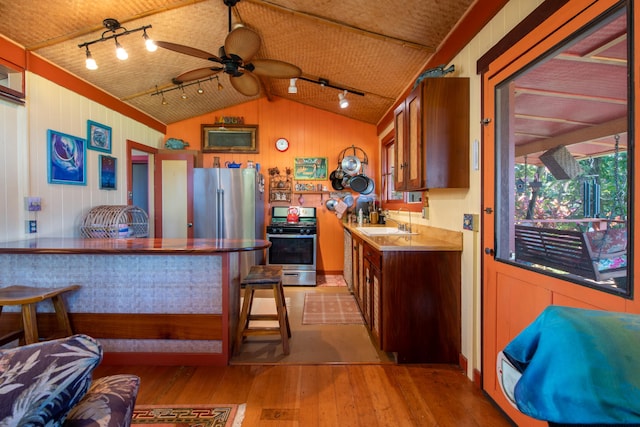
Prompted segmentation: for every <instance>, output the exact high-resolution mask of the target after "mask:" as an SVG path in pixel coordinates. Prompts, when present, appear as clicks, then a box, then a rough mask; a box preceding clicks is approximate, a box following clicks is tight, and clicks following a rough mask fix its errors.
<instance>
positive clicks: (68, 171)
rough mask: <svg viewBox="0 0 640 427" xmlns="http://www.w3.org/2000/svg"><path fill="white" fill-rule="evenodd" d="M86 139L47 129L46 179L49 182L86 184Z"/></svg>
mask: <svg viewBox="0 0 640 427" xmlns="http://www.w3.org/2000/svg"><path fill="white" fill-rule="evenodd" d="M86 158H87V146H86V141H85V140H84V139H83V138H79V137H77V136H72V135H67V134H66V133H62V132H57V131H54V130H51V129H49V130H48V131H47V166H48V167H47V180H48V182H49V183H50V184H72V185H86V184H87V170H86V167H85V159H86Z"/></svg>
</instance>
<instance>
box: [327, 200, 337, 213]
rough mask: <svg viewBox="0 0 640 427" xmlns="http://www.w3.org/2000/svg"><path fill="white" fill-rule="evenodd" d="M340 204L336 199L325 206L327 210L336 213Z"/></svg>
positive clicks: (328, 201)
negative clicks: (337, 205)
mask: <svg viewBox="0 0 640 427" xmlns="http://www.w3.org/2000/svg"><path fill="white" fill-rule="evenodd" d="M337 203H338V202H337V201H336V200H335V199H329V200H327V201H326V203H325V206H326V207H327V209H329V210H330V211H334V210H336V204H337Z"/></svg>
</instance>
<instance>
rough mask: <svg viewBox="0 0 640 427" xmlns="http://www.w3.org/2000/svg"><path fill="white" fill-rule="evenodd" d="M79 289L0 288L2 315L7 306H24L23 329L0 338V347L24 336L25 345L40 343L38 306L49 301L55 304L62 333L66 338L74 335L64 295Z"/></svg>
mask: <svg viewBox="0 0 640 427" xmlns="http://www.w3.org/2000/svg"><path fill="white" fill-rule="evenodd" d="M77 289H80V286H79V285H70V286H65V287H63V288H37V287H33V286H7V287H5V288H0V314H1V313H2V308H3V307H4V306H5V305H20V306H22V319H21V322H20V323H21V329H19V330H16V331H13V332H9V333H8V334H6V335H5V336H3V337H0V345H4V344H6V343H9V342H11V341H13V340H15V339H18V338H22V337H23V336H24V342H25V344H33V343H36V342H38V341H39V340H40V339H39V336H38V323H37V319H36V304H37V303H39V302H40V301H44V300H47V299H51V301H52V302H53V307H54V309H55V313H56V318H57V320H58V326H59V328H60V332H61V333H62V334H64V335H65V336H70V335H73V331H72V330H71V323H70V322H69V316H68V314H67V309H66V306H65V303H64V300H63V299H62V294H63V293H65V292H69V291H75V290H77Z"/></svg>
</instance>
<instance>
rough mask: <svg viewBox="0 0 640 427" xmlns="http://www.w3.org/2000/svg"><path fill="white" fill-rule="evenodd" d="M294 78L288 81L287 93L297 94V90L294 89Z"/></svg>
mask: <svg viewBox="0 0 640 427" xmlns="http://www.w3.org/2000/svg"><path fill="white" fill-rule="evenodd" d="M296 80H298V79H296V78H293V79H289V93H298V88H297V87H296Z"/></svg>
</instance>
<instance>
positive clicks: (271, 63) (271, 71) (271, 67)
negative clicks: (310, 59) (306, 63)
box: [251, 59, 302, 79]
mask: <svg viewBox="0 0 640 427" xmlns="http://www.w3.org/2000/svg"><path fill="white" fill-rule="evenodd" d="M251 64H252V65H253V67H254V68H253V72H254V73H256V74H257V75H259V76H264V77H274V78H276V79H292V78H295V77H300V75H301V74H302V70H301V69H300V68H298V67H297V66H295V65H293V64H289V63H288V62H284V61H278V60H277V59H256V60H253V61H251Z"/></svg>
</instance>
